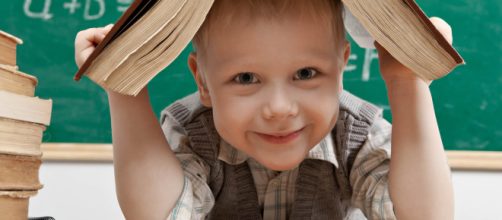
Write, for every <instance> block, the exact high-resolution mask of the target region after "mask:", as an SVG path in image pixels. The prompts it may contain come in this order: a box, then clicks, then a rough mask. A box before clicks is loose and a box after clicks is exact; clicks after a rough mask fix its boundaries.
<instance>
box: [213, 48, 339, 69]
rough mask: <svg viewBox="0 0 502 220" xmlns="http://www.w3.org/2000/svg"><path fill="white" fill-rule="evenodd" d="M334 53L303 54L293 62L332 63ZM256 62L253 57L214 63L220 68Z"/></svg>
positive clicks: (234, 58)
mask: <svg viewBox="0 0 502 220" xmlns="http://www.w3.org/2000/svg"><path fill="white" fill-rule="evenodd" d="M334 55H335V53H330V52H321V51H319V50H316V51H314V52H312V53H303V54H301V55H298V56H297V57H296V58H295V60H294V62H309V61H310V62H311V61H319V62H323V63H324V62H329V61H333V59H334V58H336V57H334ZM257 60H258V59H256V58H254V57H245V58H243V56H229V57H227V58H224V57H221V56H218V58H216V60H215V63H216V64H217V65H220V66H242V65H244V66H246V65H255V64H257ZM267 62H271V63H275V62H277V60H268V61H267Z"/></svg>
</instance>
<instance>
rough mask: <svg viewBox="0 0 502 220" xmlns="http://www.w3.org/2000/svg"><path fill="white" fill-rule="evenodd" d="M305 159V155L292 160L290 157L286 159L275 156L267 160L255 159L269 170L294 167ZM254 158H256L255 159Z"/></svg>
mask: <svg viewBox="0 0 502 220" xmlns="http://www.w3.org/2000/svg"><path fill="white" fill-rule="evenodd" d="M304 159H305V157H304V156H303V157H299V158H296V159H294V160H292V159H291V158H288V159H286V160H281V159H278V158H276V159H275V160H268V161H263V160H257V161H258V162H259V163H260V164H262V165H263V166H265V167H266V168H267V169H269V170H273V171H288V170H292V169H295V168H296V167H298V165H300V163H301V162H302V161H303V160H304ZM255 160H256V159H255Z"/></svg>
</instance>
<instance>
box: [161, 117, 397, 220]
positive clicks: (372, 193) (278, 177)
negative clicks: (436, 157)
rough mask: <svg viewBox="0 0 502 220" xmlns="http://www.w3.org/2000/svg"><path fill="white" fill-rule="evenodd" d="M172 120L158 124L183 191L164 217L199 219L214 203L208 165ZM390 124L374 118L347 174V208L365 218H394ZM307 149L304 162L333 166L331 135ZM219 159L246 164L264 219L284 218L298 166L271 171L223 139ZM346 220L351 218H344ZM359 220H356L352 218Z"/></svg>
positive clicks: (290, 201) (334, 157) (290, 202)
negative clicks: (174, 159) (180, 172)
mask: <svg viewBox="0 0 502 220" xmlns="http://www.w3.org/2000/svg"><path fill="white" fill-rule="evenodd" d="M174 124H175V122H174V121H172V119H167V121H166V122H165V123H164V124H163V125H162V126H163V129H164V132H165V134H166V138H167V140H168V142H169V144H170V146H171V147H172V148H173V150H174V152H175V153H176V156H177V157H178V159H179V160H180V162H181V165H182V168H183V170H184V173H185V183H184V187H183V191H182V193H181V196H180V198H179V199H178V202H177V204H176V205H175V207H174V208H173V210H172V211H171V213H170V215H169V217H168V219H204V218H205V216H207V215H208V214H209V213H210V212H211V209H212V207H213V205H214V203H215V199H214V196H213V194H212V191H211V189H210V188H209V186H208V185H207V178H208V176H209V172H210V170H209V166H207V165H206V164H205V163H204V162H203V160H202V159H201V158H199V157H198V156H197V155H196V154H195V153H193V152H192V150H191V148H190V146H188V143H187V141H183V140H184V139H186V137H185V135H184V134H183V133H182V132H180V131H179V130H178V129H174V128H173V125H174ZM390 134H391V125H390V124H389V123H388V122H387V121H385V120H384V119H382V118H379V119H376V120H375V122H374V124H373V126H372V128H371V129H370V132H369V134H368V139H367V141H366V143H365V144H364V145H363V146H362V148H361V150H360V151H359V153H358V155H357V157H356V159H355V162H354V165H353V167H352V170H351V173H350V184H351V186H352V190H353V194H352V198H351V205H352V207H354V208H358V209H361V211H362V212H363V213H364V214H365V215H366V217H367V218H368V219H395V216H394V212H393V205H392V202H391V200H390V197H389V191H388V176H387V173H388V171H389V159H390ZM325 138H326V139H327V140H326V141H324V142H321V143H325V144H318V145H316V146H315V147H314V148H313V149H312V150H310V152H309V154H308V156H307V158H306V159H316V160H325V161H328V162H330V163H332V164H333V165H334V166H336V167H338V161H337V160H336V156H335V151H334V147H333V141H332V137H331V135H328V136H326V137H325ZM220 143H221V144H220V151H219V156H218V159H219V160H222V161H224V162H226V163H228V164H232V165H235V164H240V163H245V162H247V163H248V165H249V167H250V169H251V173H252V175H253V179H254V183H255V185H256V191H257V193H258V200H259V205H260V207H261V208H262V210H263V213H262V215H263V219H275V220H281V219H288V217H289V214H288V213H290V211H291V207H292V204H293V201H294V198H295V182H296V179H297V176H298V168H295V169H293V170H289V171H282V172H278V171H272V170H269V169H267V168H266V167H264V166H263V165H261V164H259V163H258V162H256V161H255V160H254V159H252V158H250V157H248V156H247V155H246V154H244V153H242V152H240V151H238V150H236V149H235V148H233V147H232V146H230V145H229V144H228V143H226V142H225V141H224V140H222V141H221V142H220ZM348 219H354V218H350V217H348ZM357 219H360V218H357Z"/></svg>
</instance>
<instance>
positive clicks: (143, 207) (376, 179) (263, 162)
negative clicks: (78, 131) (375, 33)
mask: <svg viewBox="0 0 502 220" xmlns="http://www.w3.org/2000/svg"><path fill="white" fill-rule="evenodd" d="M431 20H433V22H434V23H435V24H436V26H438V27H439V29H440V31H442V32H443V33H444V35H445V36H446V37H447V38H451V30H450V29H449V26H448V25H447V24H446V23H444V22H443V21H442V20H439V19H431ZM109 29H110V26H107V27H105V28H92V29H88V30H84V31H81V32H80V33H79V34H78V35H77V37H76V41H75V49H76V55H75V57H76V61H77V65H78V66H80V65H81V64H82V63H83V62H84V61H85V59H86V58H87V57H88V55H89V54H90V53H91V52H92V50H94V45H96V44H97V43H98V42H100V41H101V40H102V39H103V37H104V35H105V34H106V33H107V32H108V31H109ZM193 43H194V47H195V48H196V50H195V51H194V52H193V53H192V54H191V55H190V56H189V59H188V65H189V67H190V69H191V71H192V74H193V76H194V79H195V81H196V84H197V87H198V93H196V94H193V95H190V96H188V97H186V98H184V99H182V100H179V101H177V102H175V103H174V104H172V105H171V106H170V107H168V108H166V109H165V110H164V111H163V112H162V115H161V125H160V126H159V124H158V122H157V121H156V117H155V114H154V113H153V111H152V109H151V106H150V103H149V98H148V94H147V90H146V89H145V90H143V91H142V92H141V93H140V94H139V95H138V96H137V97H126V96H122V95H119V94H116V93H114V92H111V91H107V93H108V96H109V103H110V111H111V117H112V130H113V145H114V165H115V175H116V176H115V178H116V186H117V196H118V200H119V203H120V206H121V209H122V211H123V213H124V215H125V216H126V218H127V219H166V218H167V217H168V216H169V218H170V219H171V218H173V219H203V218H210V219H300V218H301V219H344V218H346V216H348V213H349V211H350V209H351V208H360V209H361V210H362V211H363V213H364V214H365V215H366V217H367V218H369V219H395V218H398V219H421V220H422V219H441V220H444V219H453V192H452V185H451V180H450V172H449V167H448V165H447V162H446V157H445V154H444V150H443V146H442V143H441V138H440V135H439V130H438V127H437V123H436V119H435V115H434V109H433V104H432V99H431V94H430V91H429V88H428V85H429V84H430V82H427V81H424V80H422V79H420V78H417V77H416V75H414V74H413V73H412V72H411V71H410V70H409V69H407V68H406V67H404V66H403V65H401V64H400V63H399V62H398V61H396V60H395V59H394V58H393V57H392V56H390V55H389V54H388V53H387V52H386V51H385V50H384V49H383V48H381V47H379V46H378V45H377V48H378V51H379V54H380V64H381V73H382V77H383V79H384V80H385V83H386V86H387V91H388V97H389V100H390V105H391V109H392V118H393V124H394V125H393V126H392V128H391V126H390V124H389V123H388V122H386V121H385V120H384V119H382V117H381V110H380V109H378V108H376V107H375V106H374V105H372V104H369V103H367V102H365V101H362V100H360V99H358V98H356V97H354V96H353V95H351V94H349V93H347V92H345V91H343V85H342V78H343V77H342V76H343V69H344V66H345V65H346V64H347V61H348V57H349V55H350V46H349V44H348V42H347V41H346V40H345V32H344V29H343V23H342V5H341V3H340V1H338V0H335V1H333V0H309V1H301V0H297V1H286V0H277V1H270V0H237V1H236V0H216V1H215V4H214V6H213V8H212V9H211V12H210V14H209V15H208V17H207V19H206V21H205V23H204V24H203V26H202V27H201V29H200V30H199V32H198V33H197V35H196V37H195V38H194V40H193ZM391 131H392V138H391ZM391 146H392V154H393V156H392V160H390V150H391ZM391 200H392V202H391Z"/></svg>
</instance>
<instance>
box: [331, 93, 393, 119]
mask: <svg viewBox="0 0 502 220" xmlns="http://www.w3.org/2000/svg"><path fill="white" fill-rule="evenodd" d="M382 112H383V110H382V108H380V107H378V106H376V105H374V104H372V103H370V102H368V101H366V100H363V99H361V98H359V97H357V96H355V95H353V94H352V93H350V92H348V91H346V90H343V92H342V93H341V94H340V114H341V115H340V116H341V117H343V114H344V113H345V115H352V116H353V117H355V118H356V119H358V120H364V121H367V122H370V123H371V122H372V121H373V120H374V119H375V118H376V117H381V116H382Z"/></svg>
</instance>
